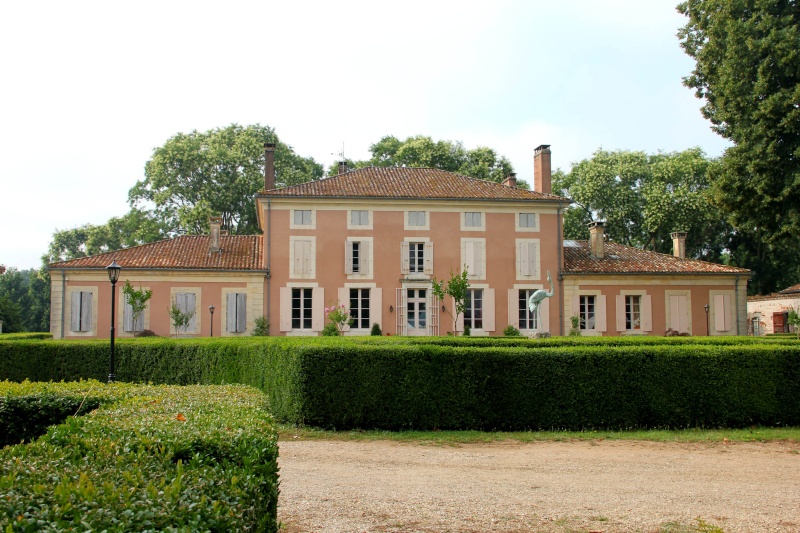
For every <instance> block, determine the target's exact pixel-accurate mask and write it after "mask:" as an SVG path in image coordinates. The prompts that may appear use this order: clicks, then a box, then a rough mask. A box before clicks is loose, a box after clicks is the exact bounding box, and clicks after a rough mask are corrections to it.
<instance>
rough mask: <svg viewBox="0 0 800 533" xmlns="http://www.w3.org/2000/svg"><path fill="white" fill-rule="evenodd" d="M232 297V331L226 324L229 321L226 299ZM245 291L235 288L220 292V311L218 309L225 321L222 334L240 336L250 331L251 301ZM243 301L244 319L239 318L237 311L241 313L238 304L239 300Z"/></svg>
mask: <svg viewBox="0 0 800 533" xmlns="http://www.w3.org/2000/svg"><path fill="white" fill-rule="evenodd" d="M232 295H233V296H234V298H233V300H234V301H235V307H234V309H233V313H234V323H235V326H234V329H233V330H230V329H228V324H229V323H230V322H231V321H230V318H231V317H230V314H231V307H230V306H229V301H228V299H229V298H230V296H232ZM247 296H248V295H247V289H245V288H244V287H242V288H236V289H223V290H222V305H221V306H222V309H220V311H221V313H222V315H221V316H223V317H224V320H225V325H224V328H223V334H225V335H231V336H237V335H242V334H247V333H248V331H249V329H250V323H249V321H250V315H251V313H250V304H251V299H250V298H248V297H247ZM242 298H243V299H244V304H243V305H244V309H243V311H244V318H240V315H239V311H242V306H241V305H240V304H239V301H240V299H242Z"/></svg>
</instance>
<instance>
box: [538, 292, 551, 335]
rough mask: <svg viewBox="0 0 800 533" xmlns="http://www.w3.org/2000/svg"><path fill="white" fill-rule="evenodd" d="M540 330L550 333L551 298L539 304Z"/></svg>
mask: <svg viewBox="0 0 800 533" xmlns="http://www.w3.org/2000/svg"><path fill="white" fill-rule="evenodd" d="M539 331H546V332H547V333H550V298H545V299H544V300H542V303H540V304H539Z"/></svg>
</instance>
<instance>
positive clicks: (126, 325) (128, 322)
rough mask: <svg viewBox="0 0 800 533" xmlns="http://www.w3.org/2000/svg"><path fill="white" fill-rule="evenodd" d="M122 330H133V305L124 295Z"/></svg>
mask: <svg viewBox="0 0 800 533" xmlns="http://www.w3.org/2000/svg"><path fill="white" fill-rule="evenodd" d="M122 330H123V331H134V329H133V307H132V306H131V304H130V302H129V301H128V298H127V297H125V305H123V307H122Z"/></svg>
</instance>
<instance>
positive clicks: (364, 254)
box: [358, 241, 371, 275]
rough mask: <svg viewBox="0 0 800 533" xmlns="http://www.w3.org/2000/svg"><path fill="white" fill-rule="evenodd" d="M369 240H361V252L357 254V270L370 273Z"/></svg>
mask: <svg viewBox="0 0 800 533" xmlns="http://www.w3.org/2000/svg"><path fill="white" fill-rule="evenodd" d="M369 258H370V255H369V241H361V253H360V255H359V258H358V261H359V265H358V267H359V270H358V271H359V272H360V273H362V274H367V275H369V274H371V272H370V262H369Z"/></svg>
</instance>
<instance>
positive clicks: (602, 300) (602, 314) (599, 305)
mask: <svg viewBox="0 0 800 533" xmlns="http://www.w3.org/2000/svg"><path fill="white" fill-rule="evenodd" d="M594 329H595V330H597V331H606V330H607V329H608V327H607V326H606V297H605V296H604V295H602V294H601V295H600V296H595V298H594Z"/></svg>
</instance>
